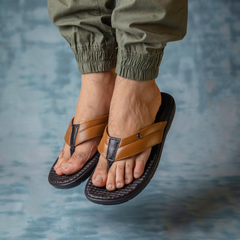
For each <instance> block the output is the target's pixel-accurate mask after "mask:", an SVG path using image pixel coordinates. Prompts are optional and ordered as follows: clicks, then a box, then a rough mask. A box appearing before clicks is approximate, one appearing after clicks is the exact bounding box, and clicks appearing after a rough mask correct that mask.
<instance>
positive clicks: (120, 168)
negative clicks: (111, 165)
mask: <svg viewBox="0 0 240 240" xmlns="http://www.w3.org/2000/svg"><path fill="white" fill-rule="evenodd" d="M125 161H130V160H127V159H126V160H125ZM125 161H118V162H116V164H117V168H116V187H117V188H122V187H123V186H124V183H125V181H124V176H125Z"/></svg>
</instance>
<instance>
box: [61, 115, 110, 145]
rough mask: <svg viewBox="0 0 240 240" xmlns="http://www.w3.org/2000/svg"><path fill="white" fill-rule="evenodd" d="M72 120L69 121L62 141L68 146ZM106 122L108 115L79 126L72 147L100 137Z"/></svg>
mask: <svg viewBox="0 0 240 240" xmlns="http://www.w3.org/2000/svg"><path fill="white" fill-rule="evenodd" d="M73 122H74V118H72V120H71V121H70V124H69V126H68V129H67V132H66V134H65V137H64V140H65V142H66V143H67V144H68V145H69V146H70V137H71V132H72V125H74V124H73ZM107 122H108V115H104V116H101V117H98V118H95V119H93V120H90V121H87V122H85V123H81V124H79V129H78V131H77V134H76V137H75V143H74V146H75V147H76V146H77V145H79V144H81V143H82V142H85V141H87V140H89V139H92V138H95V137H100V136H102V135H103V132H104V128H105V127H106V125H107Z"/></svg>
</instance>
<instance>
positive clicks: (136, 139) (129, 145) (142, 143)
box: [98, 121, 167, 161]
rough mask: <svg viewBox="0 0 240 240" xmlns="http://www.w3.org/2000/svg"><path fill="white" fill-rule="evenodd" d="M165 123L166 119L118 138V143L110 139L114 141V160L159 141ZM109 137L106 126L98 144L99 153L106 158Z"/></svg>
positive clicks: (140, 150) (133, 153) (130, 154)
mask: <svg viewBox="0 0 240 240" xmlns="http://www.w3.org/2000/svg"><path fill="white" fill-rule="evenodd" d="M166 124H167V121H164V122H158V123H154V124H152V125H150V126H148V127H146V128H143V129H141V130H140V131H138V132H136V133H135V134H133V135H131V136H129V137H126V138H122V139H119V141H120V143H117V142H118V139H117V138H112V140H114V141H116V155H115V153H114V155H115V159H114V161H119V160H121V159H124V158H127V157H131V156H133V155H135V154H137V153H140V152H142V151H144V150H145V149H147V148H149V147H152V146H154V145H156V144H159V143H161V142H162V137H163V131H164V129H165V127H166ZM110 138H111V137H110V136H109V135H108V132H107V126H106V128H105V130H104V134H103V137H102V139H101V141H100V144H99V145H98V151H99V153H100V154H101V155H102V156H103V157H105V158H107V153H108V147H109V140H110ZM117 145H118V147H117Z"/></svg>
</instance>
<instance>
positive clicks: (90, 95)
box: [54, 69, 116, 175]
mask: <svg viewBox="0 0 240 240" xmlns="http://www.w3.org/2000/svg"><path fill="white" fill-rule="evenodd" d="M114 70H115V69H112V70H110V71H105V72H98V73H87V74H82V85H81V91H80V95H79V98H78V102H77V107H76V111H75V117H74V124H81V123H83V122H86V121H89V120H92V119H94V118H97V117H101V116H103V115H106V114H108V113H109V108H110V102H111V98H112V93H113V88H114V84H115V78H116V74H115V71H114ZM100 140H101V137H96V138H93V139H90V140H88V141H86V142H83V143H81V144H80V145H78V146H76V148H75V152H74V153H73V155H72V156H71V155H70V147H69V146H68V145H67V144H66V143H65V145H64V147H63V150H62V151H61V152H60V154H59V157H58V161H57V163H56V165H55V166H54V170H55V171H56V173H57V174H58V175H63V174H66V175H68V174H73V173H75V172H77V171H79V170H80V169H81V168H82V167H83V166H84V164H85V163H86V162H87V161H88V160H89V159H90V158H91V157H92V156H93V155H94V154H95V153H96V151H97V146H98V144H99V142H100Z"/></svg>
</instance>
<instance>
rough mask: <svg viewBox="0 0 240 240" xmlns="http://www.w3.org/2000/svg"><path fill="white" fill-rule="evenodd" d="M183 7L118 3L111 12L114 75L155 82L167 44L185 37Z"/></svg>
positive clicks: (152, 0)
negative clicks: (114, 39) (115, 51)
mask: <svg viewBox="0 0 240 240" xmlns="http://www.w3.org/2000/svg"><path fill="white" fill-rule="evenodd" d="M187 4H188V2H187V0H118V3H117V6H116V8H115V9H114V11H113V13H112V27H113V28H116V40H117V44H118V54H117V65H116V73H117V74H118V75H120V76H122V77H125V78H129V79H133V80H139V81H147V80H152V79H155V78H156V77H157V76H158V72H159V66H160V63H161V59H162V55H163V49H164V47H165V46H166V44H167V42H170V41H176V40H180V39H182V38H183V37H184V36H185V34H186V29H187V9H188V5H187Z"/></svg>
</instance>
